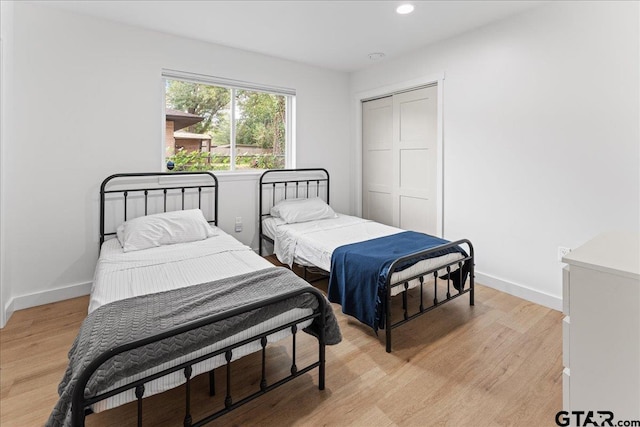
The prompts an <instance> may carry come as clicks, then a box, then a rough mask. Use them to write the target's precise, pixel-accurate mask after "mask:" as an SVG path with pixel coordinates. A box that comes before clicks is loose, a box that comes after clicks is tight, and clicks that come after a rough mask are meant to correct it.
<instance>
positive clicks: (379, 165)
mask: <svg viewBox="0 0 640 427" xmlns="http://www.w3.org/2000/svg"><path fill="white" fill-rule="evenodd" d="M392 120H393V99H392V98H391V96H388V97H386V98H380V99H376V100H373V101H367V102H363V103H362V216H363V217H364V218H367V219H372V220H374V221H377V222H380V223H383V224H389V225H391V224H392V223H393V211H392V206H393V198H392V194H391V193H392V189H393V182H392V181H393V174H392V167H391V166H392V164H391V158H392V156H393V153H392V148H393V123H392Z"/></svg>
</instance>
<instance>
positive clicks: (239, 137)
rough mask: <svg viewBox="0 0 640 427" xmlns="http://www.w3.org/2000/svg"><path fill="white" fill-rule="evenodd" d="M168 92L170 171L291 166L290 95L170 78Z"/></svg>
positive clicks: (166, 121)
mask: <svg viewBox="0 0 640 427" xmlns="http://www.w3.org/2000/svg"><path fill="white" fill-rule="evenodd" d="M165 91H166V93H165V95H166V96H165V99H166V105H165V108H166V117H165V135H166V140H165V150H166V152H165V156H166V160H167V162H166V165H167V169H168V170H175V171H180V170H190V171H195V170H241V169H249V168H259V169H272V168H273V169H282V168H284V167H285V166H286V153H285V151H286V141H287V137H286V132H287V125H288V124H287V123H286V117H287V101H288V98H289V96H287V95H276V94H271V93H262V92H255V91H252V90H243V89H229V88H225V87H221V86H215V85H210V84H202V83H191V82H186V81H182V80H174V79H167V80H166V86H165ZM234 95H235V99H234V100H233V101H234V103H235V108H234V107H233V104H234V103H232V99H231V98H232V96H234ZM234 123H235V132H232V124H234ZM232 153H234V154H235V162H232V159H231V157H232V156H231V154H232Z"/></svg>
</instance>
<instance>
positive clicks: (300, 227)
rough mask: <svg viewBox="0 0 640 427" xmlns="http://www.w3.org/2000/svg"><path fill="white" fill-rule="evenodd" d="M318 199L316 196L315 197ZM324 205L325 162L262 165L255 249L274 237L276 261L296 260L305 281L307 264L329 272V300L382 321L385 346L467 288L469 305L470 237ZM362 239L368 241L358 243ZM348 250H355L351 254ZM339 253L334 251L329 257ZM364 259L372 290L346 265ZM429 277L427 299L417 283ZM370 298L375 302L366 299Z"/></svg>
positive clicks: (369, 319)
mask: <svg viewBox="0 0 640 427" xmlns="http://www.w3.org/2000/svg"><path fill="white" fill-rule="evenodd" d="M306 199H309V200H306ZM317 199H320V200H322V202H318V203H316V200H317ZM307 202H309V203H307ZM311 202H313V203H311ZM323 203H326V205H327V206H323ZM305 204H306V205H307V206H309V208H308V210H307V211H303V210H301V211H295V210H292V209H293V208H294V207H296V206H304V205H305ZM328 204H329V173H328V171H327V170H326V169H322V168H308V169H288V170H287V169H283V170H268V171H266V172H264V173H263V174H262V176H261V177H260V182H259V207H258V209H259V212H258V228H259V241H260V242H259V250H260V254H261V255H263V246H264V243H263V241H266V242H269V243H271V244H273V247H274V252H275V254H276V255H277V257H278V259H279V261H280V262H282V263H284V264H287V265H289V266H293V265H294V264H296V265H298V266H300V267H302V268H303V277H304V278H305V280H306V279H307V278H308V277H309V276H308V275H307V272H308V271H310V272H312V273H321V274H323V275H325V276H328V277H329V289H328V294H329V300H330V301H332V302H338V303H340V304H341V305H342V309H343V312H345V313H347V314H350V315H353V316H354V317H356V318H358V319H359V320H360V321H361V322H363V323H365V324H368V325H369V326H372V327H373V328H374V330H375V331H376V333H377V330H378V327H380V328H384V329H385V330H386V331H385V338H386V351H387V352H391V343H392V341H391V331H392V329H395V328H397V327H399V326H401V325H403V324H405V323H406V322H408V321H410V320H413V319H415V318H417V317H418V316H421V315H422V314H425V313H427V312H429V311H431V310H433V309H434V308H436V307H439V306H441V305H442V304H445V303H447V302H449V301H452V300H454V299H456V298H458V297H460V296H462V295H464V294H466V293H468V294H469V303H470V305H474V262H475V260H474V249H473V245H472V244H471V242H470V241H469V240H467V239H462V240H456V241H454V242H449V241H446V240H443V239H438V238H436V237H433V236H429V235H425V234H423V233H414V232H407V231H405V230H401V229H398V228H394V227H389V226H386V225H383V224H380V223H377V222H373V221H368V220H364V219H361V218H357V217H352V216H348V215H341V214H335V212H333V211H332V210H331V209H330V208H329V207H328ZM285 205H286V207H287V208H288V209H289V211H288V218H285V217H284V216H283V215H281V211H282V209H283V208H284V207H285ZM296 209H298V208H296ZM275 210H277V212H276V211H275ZM327 211H329V212H327ZM309 218H320V219H312V220H309ZM394 239H395V240H394ZM363 243H364V244H367V245H369V246H363ZM463 247H465V248H466V249H467V250H466V251H465V250H464V249H463ZM351 251H359V252H354V254H353V255H351ZM375 252H387V253H389V254H391V255H385V254H380V253H375ZM338 253H339V255H340V256H335V255H336V254H338ZM394 254H396V255H394ZM376 257H378V258H385V257H386V260H385V262H386V264H384V265H382V264H379V265H378V264H376V263H377V262H380V261H379V260H378V259H374V258H376ZM336 258H338V259H336ZM349 260H353V261H349ZM350 263H351V264H350ZM367 263H373V269H374V271H373V274H374V277H373V279H372V280H373V281H374V282H375V281H376V280H377V284H376V283H374V284H373V285H372V286H377V289H375V290H373V291H371V290H368V291H366V292H364V293H363V292H362V290H361V289H362V287H363V286H362V283H363V282H364V280H360V279H362V278H363V277H364V276H363V275H358V274H359V273H357V274H356V275H350V274H351V273H350V272H349V270H350V269H355V268H359V267H358V266H357V265H355V266H354V264H367ZM376 269H378V270H376ZM376 274H378V275H377V276H376ZM343 276H344V277H343ZM336 278H337V279H336ZM431 281H432V282H433V288H432V289H433V301H431V304H429V303H427V302H425V301H424V297H423V290H424V289H425V288H426V287H427V286H431V283H430V282H431ZM427 282H429V283H427ZM445 285H446V292H445V293H444V294H442V292H444V291H441V293H440V294H439V292H438V289H439V287H441V286H442V287H444V286H445ZM418 287H419V288H420V295H419V305H418V307H417V308H416V310H415V311H414V312H412V313H409V308H408V302H407V291H408V290H409V289H412V288H418ZM336 289H339V291H336ZM375 292H377V293H378V294H377V295H376V294H375ZM397 294H401V295H402V318H401V319H400V320H396V321H395V322H393V323H392V313H391V311H392V310H391V298H392V296H395V295H397ZM353 295H356V296H353ZM361 297H362V298H361ZM376 298H377V301H371V300H372V299H374V300H375V299H376ZM362 300H366V303H365V305H367V304H369V303H371V304H374V303H375V310H376V311H375V313H362V310H361V309H360V307H359V305H360V304H362ZM346 306H349V307H348V308H349V310H346ZM369 311H371V310H369Z"/></svg>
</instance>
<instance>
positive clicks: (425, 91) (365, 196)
mask: <svg viewBox="0 0 640 427" xmlns="http://www.w3.org/2000/svg"><path fill="white" fill-rule="evenodd" d="M437 95H438V88H437V86H430V87H426V88H422V89H416V90H412V91H408V92H403V93H399V94H394V95H393V96H389V97H386V98H381V99H376V100H373V101H365V102H363V103H362V216H363V217H364V218H368V219H372V220H374V221H378V222H381V223H384V224H389V225H393V226H396V227H400V228H403V229H405V230H415V231H421V232H424V233H427V234H432V235H440V232H439V231H438V227H437V224H438V218H437V203H436V196H437V181H438V180H437V173H438V171H437V169H438V168H437V161H438V152H437V147H438V111H437V105H438V104H437Z"/></svg>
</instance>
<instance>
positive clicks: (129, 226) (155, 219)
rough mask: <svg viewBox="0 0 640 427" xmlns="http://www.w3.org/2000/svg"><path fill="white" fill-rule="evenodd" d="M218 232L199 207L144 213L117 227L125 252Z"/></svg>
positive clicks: (190, 240)
mask: <svg viewBox="0 0 640 427" xmlns="http://www.w3.org/2000/svg"><path fill="white" fill-rule="evenodd" d="M216 234H217V233H216V232H215V230H214V229H213V228H212V227H211V225H209V223H208V222H207V220H206V219H205V217H204V214H203V213H202V211H201V210H200V209H189V210H184V211H173V212H165V213H159V214H155V215H147V216H141V217H138V218H134V219H132V220H129V221H125V222H124V223H122V224H121V225H120V226H119V227H118V229H117V230H116V235H117V237H118V240H119V241H120V244H121V245H122V249H123V250H124V252H131V251H139V250H141V249H148V248H153V247H156V246H163V245H173V244H175V243H187V242H195V241H197V240H204V239H206V238H209V237H212V236H215V235H216Z"/></svg>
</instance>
